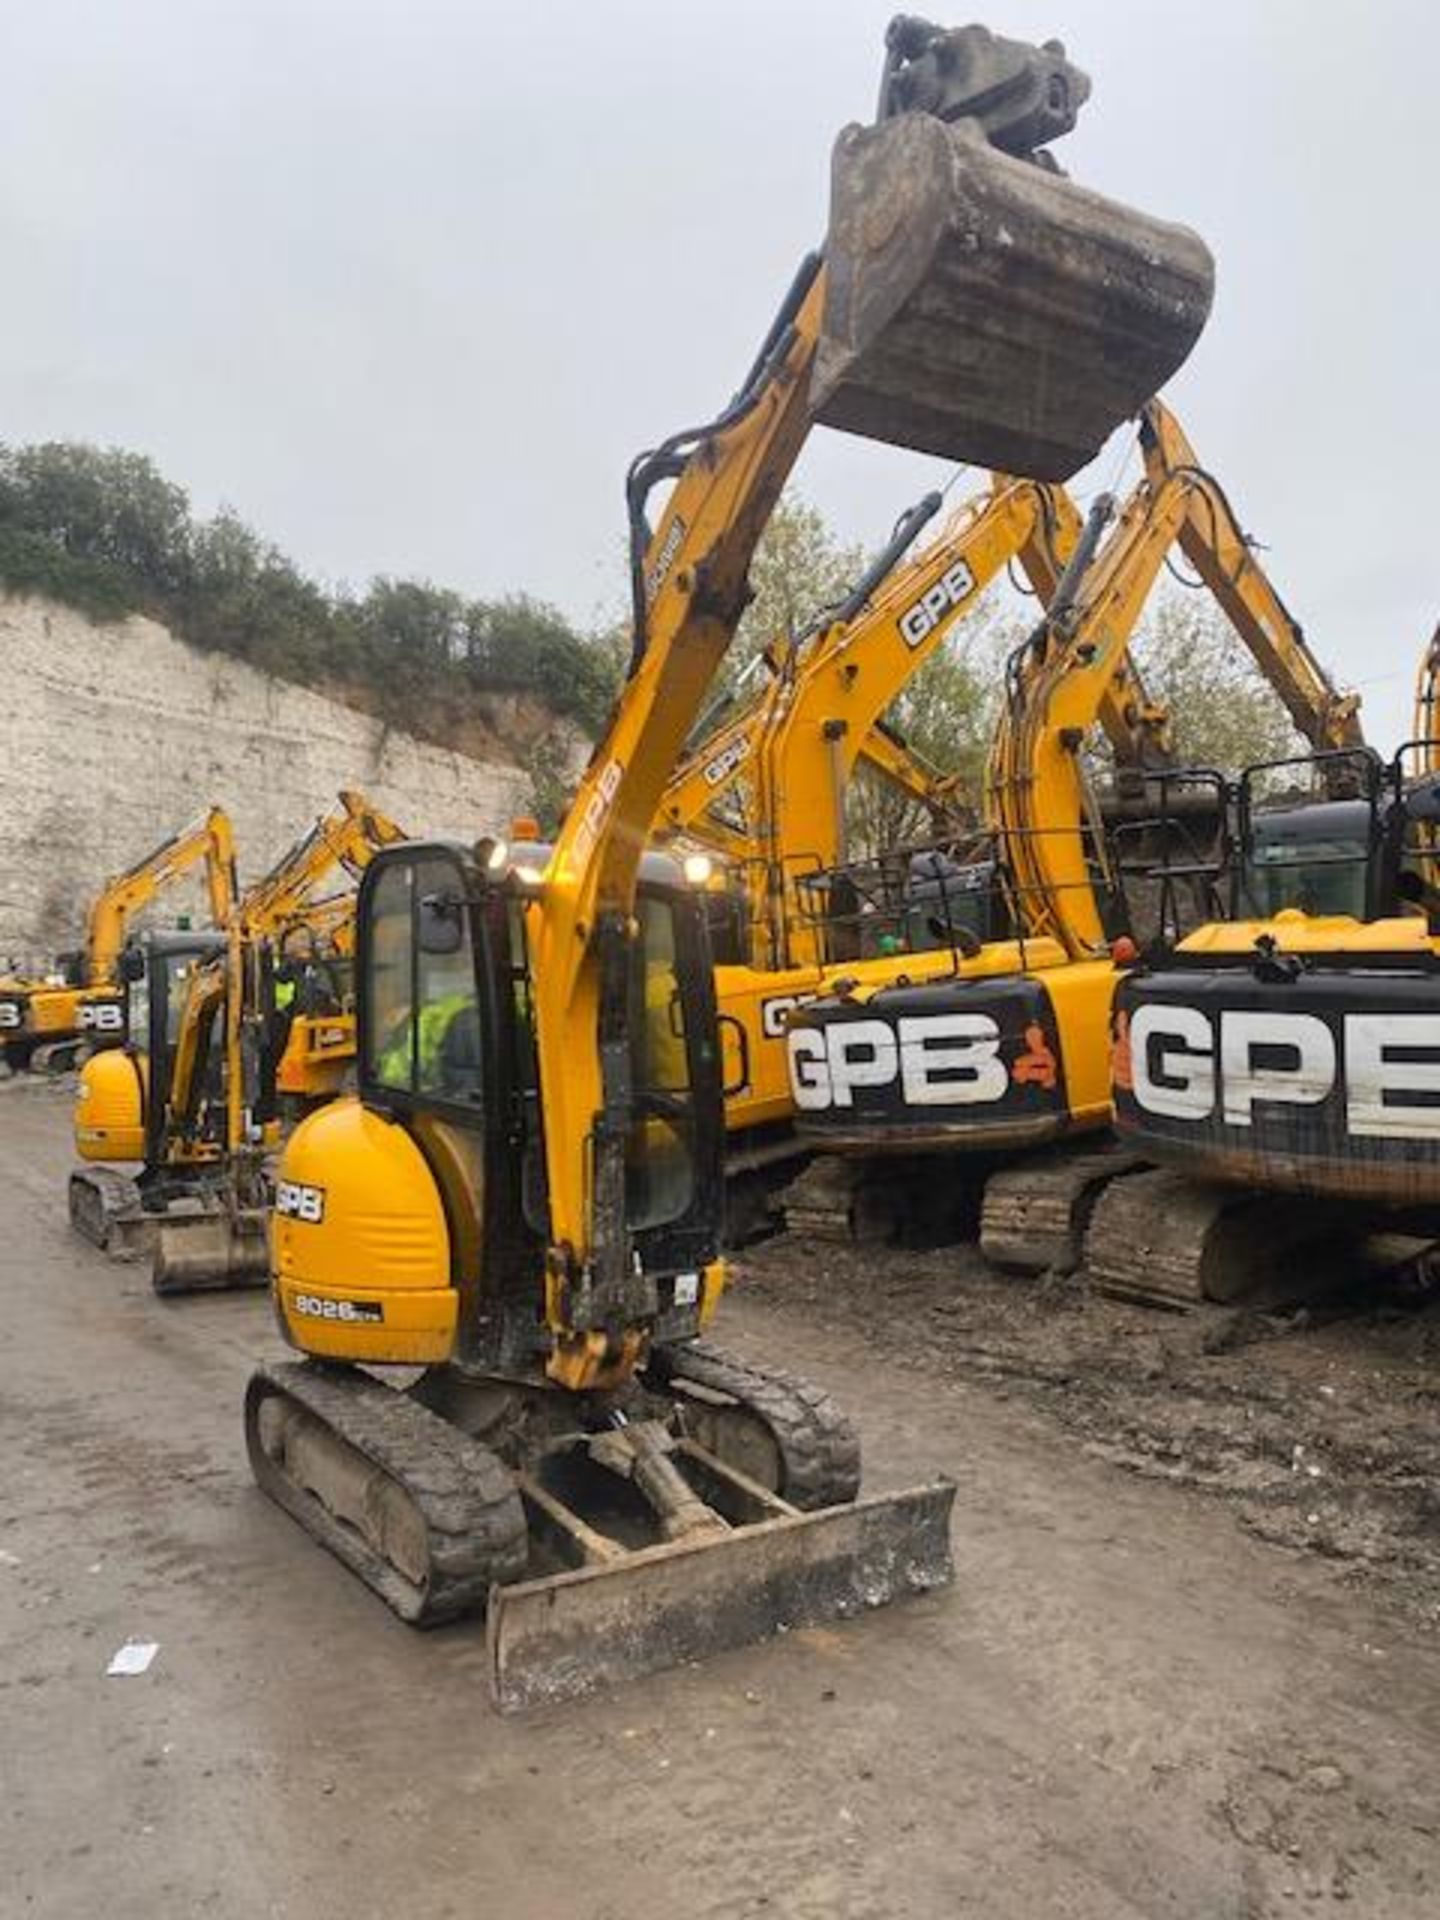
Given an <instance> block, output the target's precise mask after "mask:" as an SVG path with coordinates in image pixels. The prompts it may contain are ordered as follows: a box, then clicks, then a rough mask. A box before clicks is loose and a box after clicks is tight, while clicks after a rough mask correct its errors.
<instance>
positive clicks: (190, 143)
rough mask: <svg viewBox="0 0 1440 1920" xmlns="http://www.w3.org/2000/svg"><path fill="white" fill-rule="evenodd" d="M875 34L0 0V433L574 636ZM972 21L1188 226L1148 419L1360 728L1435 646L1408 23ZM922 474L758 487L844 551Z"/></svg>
mask: <svg viewBox="0 0 1440 1920" xmlns="http://www.w3.org/2000/svg"><path fill="white" fill-rule="evenodd" d="M891 10H892V9H891V8H890V7H888V6H885V5H879V4H869V3H868V0H726V4H724V5H719V6H717V5H713V4H711V5H704V4H699V5H693V6H676V5H674V4H673V3H672V4H662V0H547V3H546V4H542V5H536V6H531V7H513V6H500V5H498V4H495V3H494V0H490V3H489V4H486V0H245V3H244V4H243V5H237V4H226V5H219V4H215V3H214V0H45V4H44V5H43V6H31V7H22V6H21V5H20V4H18V0H5V4H4V5H3V10H0V48H3V52H4V57H5V68H6V74H7V85H6V89H5V95H6V99H5V111H4V114H3V116H0V257H3V259H4V262H5V269H6V270H5V274H4V297H3V322H0V338H3V340H4V350H3V352H0V439H6V440H9V441H12V442H13V441H24V440H35V439H43V438H62V437H63V438H72V437H73V438H84V439H90V440H96V441H101V442H107V443H113V444H117V445H121V446H125V447H130V448H135V449H139V450H141V451H143V452H146V453H149V454H151V455H152V456H153V457H154V458H155V459H156V460H157V461H158V462H159V464H160V465H161V467H162V468H163V469H164V470H165V471H166V473H167V474H169V475H170V476H171V477H172V478H173V479H176V480H178V481H180V482H181V483H183V484H184V485H185V486H187V487H188V488H189V489H190V491H191V494H192V496H193V498H194V500H195V503H196V505H197V507H198V508H200V509H201V510H204V511H208V510H210V509H212V508H213V507H214V506H216V505H217V504H219V503H220V502H222V501H224V502H228V503H229V504H231V505H233V506H234V507H235V508H236V509H237V510H238V511H239V512H240V513H241V514H242V515H243V516H244V517H245V518H246V519H247V520H249V521H250V522H251V523H252V524H253V525H254V526H256V527H257V528H259V529H260V530H261V531H263V532H265V533H266V534H268V535H269V536H270V537H271V538H273V539H275V540H276V541H277V542H278V543H279V544H280V545H281V546H283V547H284V548H285V549H287V550H288V551H289V552H290V553H291V554H292V555H293V556H294V557H295V558H296V559H297V560H298V561H299V562H300V563H301V564H302V565H304V566H305V567H307V568H309V569H310V570H312V571H314V572H317V573H320V574H322V575H324V576H326V577H327V578H330V579H332V580H340V579H347V580H351V581H363V580H364V579H366V578H367V577H368V576H369V575H370V574H372V573H375V572H392V573H404V574H419V575H428V576H429V577H431V578H433V579H435V580H437V581H440V582H443V583H444V584H447V585H453V586H457V587H461V588H463V589H466V590H468V591H471V592H475V593H481V594H498V593H502V592H505V591H507V590H511V589H525V590H527V591H529V592H531V593H534V594H537V595H540V596H542V597H544V598H547V599H550V600H553V601H555V602H556V603H557V604H558V605H560V606H561V607H562V608H564V609H565V610H566V612H568V613H569V614H570V615H571V616H572V617H574V618H575V619H577V620H582V621H583V620H588V619H590V618H592V617H594V616H595V615H596V614H597V613H599V612H601V611H613V610H614V609H615V608H616V607H617V606H618V605H619V602H620V598H621V593H622V581H621V571H620V563H619V553H620V548H621V539H622V514H621V490H620V489H621V477H622V473H623V470H624V466H625V463H626V462H627V460H628V459H629V457H630V456H631V454H632V453H634V452H635V451H636V450H637V449H638V448H639V447H641V446H642V445H650V444H652V443H653V442H654V441H655V440H656V439H657V438H658V437H659V436H660V435H661V434H663V433H664V432H666V431H667V430H669V429H671V428H673V427H675V426H679V425H682V424H689V423H691V422H692V421H693V420H695V419H696V418H698V417H704V416H708V415H709V414H711V413H713V412H714V411H715V410H716V409H717V408H718V406H719V405H720V404H722V403H723V401H724V400H725V399H726V398H727V396H728V395H729V393H730V391H731V390H732V388H733V386H734V384H735V382H736V380H737V379H738V378H739V376H740V374H741V372H742V371H743V369H744V366H745V364H746V363H747V362H748V359H749V357H750V353H751V350H752V349H753V346H754V345H755V343H756V340H757V338H758V336H759V334H760V332H761V331H762V330H763V328H764V326H765V324H766V322H767V320H768V318H769V316H770V313H771V310H772V308H773V306H774V304H775V302H776V301H777V299H778V298H779V295H780V293H781V292H782V291H783V289H784V286H785V284H786V283H787V281H788V279H789V276H790V273H791V271H792V269H793V266H794V264H795V262H796V260H797V259H798V257H799V255H800V254H801V252H802V251H803V250H804V249H805V248H806V247H807V246H808V245H810V244H812V243H813V242H814V241H815V240H816V239H817V238H818V237H819V234H820V232H821V229H822V227H823V224H824V217H825V190H826V179H827V167H828V152H829V147H830V142H831V139H832V137H833V135H834V133H835V131H836V130H837V129H838V128H839V127H840V125H842V124H843V123H844V122H845V121H846V120H848V119H852V118H864V117H866V116H868V114H869V113H870V111H871V109H872V106H873V101H874V94H875V82H876V74H877V69H878V60H879V53H880V45H881V35H882V32H883V29H884V25H885V22H886V20H887V18H888V17H889V13H890V11H891ZM970 17H976V16H973V15H969V14H966V13H957V14H956V15H955V16H954V18H953V20H951V21H948V22H947V23H948V24H962V23H963V21H964V20H965V19H967V18H970ZM978 17H981V18H984V19H985V21H986V22H987V24H989V25H991V26H993V27H995V28H996V29H997V30H1000V31H1002V32H1009V33H1016V34H1020V35H1024V36H1026V37H1030V38H1036V39H1039V38H1045V37H1047V36H1049V35H1052V34H1058V35H1059V36H1060V37H1062V38H1063V39H1064V40H1065V42H1066V45H1067V48H1068V50H1069V52H1070V55H1071V57H1072V58H1073V59H1074V60H1075V61H1076V62H1077V63H1078V64H1079V65H1080V66H1082V67H1084V68H1085V69H1086V70H1087V71H1088V72H1089V73H1090V74H1091V76H1092V79H1093V81H1094V93H1093V95H1092V98H1091V100H1090V103H1089V105H1088V107H1087V108H1086V110H1085V113H1084V115H1083V116H1082V119H1081V123H1080V126H1079V128H1078V130H1077V132H1076V133H1075V134H1074V135H1072V136H1071V137H1070V138H1069V139H1068V140H1067V141H1066V142H1064V144H1063V148H1062V151H1061V157H1062V159H1063V161H1064V164H1065V165H1066V167H1067V168H1068V170H1069V171H1070V172H1072V173H1073V174H1074V175H1075V177H1076V178H1077V179H1079V180H1081V181H1083V182H1085V183H1087V184H1089V185H1093V186H1096V187H1098V188H1101V189H1103V190H1104V191H1107V192H1109V193H1112V194H1114V195H1116V196H1118V197H1120V198H1123V199H1128V200H1131V201H1133V202H1135V203H1136V204H1138V205H1140V206H1143V207H1145V208H1146V209H1148V210H1150V211H1152V212H1154V213H1157V214H1160V215H1164V216H1167V217H1171V218H1176V219H1183V220H1187V221H1189V222H1190V223H1191V224H1192V225H1194V226H1195V227H1197V228H1198V229H1199V230H1200V232H1201V233H1203V234H1204V236H1205V237H1206V239H1207V240H1208V241H1209V243H1210V246H1211V248H1212V249H1213V251H1214V253H1215V255H1216V258H1217V262H1218V293H1217V299H1216V308H1215V314H1214V318H1213V320H1212V322H1211V324H1210V327H1209V329H1208V331H1207V332H1206V334H1205V335H1204V336H1203V337H1202V339H1201V341H1200V344H1199V346H1198V347H1197V349H1196V352H1195V354H1194V356H1193V358H1192V360H1191V362H1190V364H1189V366H1188V367H1187V368H1186V369H1185V370H1184V371H1183V372H1182V374H1181V375H1180V376H1179V378H1178V379H1177V380H1176V382H1175V383H1174V385H1173V387H1172V389H1171V396H1170V397H1171V398H1172V399H1173V401H1174V403H1175V405H1176V408H1177V410H1178V412H1179V413H1180V416H1181V419H1182V421H1183V422H1184V424H1185V426H1186V428H1187V430H1188V432H1189V434H1190V436H1191V438H1192V440H1193V441H1194V443H1195V445H1196V448H1197V450H1198V452H1199V454H1200V456H1201V458H1202V459H1203V460H1204V461H1205V462H1206V464H1207V465H1209V466H1211V467H1212V468H1214V469H1215V470H1216V472H1217V473H1218V474H1219V475H1220V476H1221V478H1222V479H1223V481H1224V482H1225V484H1226V486H1227V488H1228V490H1229V491H1230V493H1231V495H1232V497H1233V499H1234V501H1235V503H1236V505H1237V508H1238V510H1239V512H1240V514H1241V516H1242V518H1243V519H1244V521H1245V522H1246V524H1247V526H1248V527H1249V529H1250V530H1251V531H1252V532H1253V533H1255V534H1256V535H1258V536H1259V537H1260V538H1262V539H1263V540H1264V541H1265V542H1266V543H1267V544H1268V546H1269V548H1270V552H1269V554H1268V564H1269V566H1270V568H1271V571H1272V574H1273V575H1274V577H1275V579H1276V582H1277V584H1278V585H1279V586H1280V589H1281V591H1282V592H1283V593H1285V594H1286V596H1287V598H1288V599H1289V600H1290V602H1291V604H1292V606H1293V607H1294V608H1295V610H1296V611H1297V612H1298V613H1299V614H1300V615H1301V617H1302V618H1303V619H1304V621H1305V624H1306V626H1307V629H1308V631H1309V633H1310V636H1311V638H1312V640H1313V641H1314V643H1315V644H1316V646H1317V648H1318V650H1319V651H1320V653H1321V655H1322V657H1323V658H1325V659H1326V660H1327V661H1328V662H1329V663H1330V664H1331V665H1332V667H1333V668H1334V670H1335V671H1336V672H1337V674H1338V675H1339V676H1340V677H1342V678H1344V679H1346V680H1348V681H1349V682H1351V683H1352V684H1358V685H1359V686H1360V688H1361V690H1362V692H1363V694H1364V697H1365V703H1366V716H1367V720H1368V723H1369V726H1370V730H1371V734H1372V737H1374V738H1376V739H1377V740H1379V741H1380V742H1381V743H1382V744H1389V743H1393V742H1394V741H1395V740H1396V739H1398V738H1399V737H1400V735H1401V734H1402V733H1403V732H1405V731H1407V730H1408V705H1409V692H1410V680H1411V675H1412V672H1413V666H1414V662H1415V659H1416V657H1417V654H1418V651H1419V648H1420V645H1421V642H1422V639H1423V638H1424V637H1425V635H1426V634H1427V633H1428V631H1429V629H1430V627H1431V626H1432V625H1433V624H1434V621H1435V619H1436V618H1437V616H1440V581H1437V578H1436V572H1437V569H1436V566H1435V559H1434V556H1435V545H1436V542H1435V532H1434V525H1433V521H1432V517H1431V507H1432V502H1431V500H1430V487H1429V480H1428V477H1427V475H1428V468H1427V464H1426V463H1427V460H1428V459H1429V457H1430V454H1431V451H1432V448H1433V446H1434V443H1435V436H1436V428H1437V426H1440V404H1437V373H1436V344H1435V343H1436V333H1437V328H1440V248H1437V244H1436V235H1435V219H1434V198H1433V187H1434V182H1435V176H1436V159H1435V140H1436V111H1435V106H1434V99H1435V75H1436V73H1437V72H1440V6H1437V5H1435V4H1434V0H1355V3H1353V4H1340V3H1339V0H1308V4H1307V3H1306V0H1211V4H1209V5H1207V6H1205V7H1178V6H1166V5H1161V4H1156V0H1088V3H1087V0H1048V4H1045V3H1044V0H1036V3H1034V4H1032V3H1031V0H1023V3H1022V0H991V4H989V5H987V6H986V7H985V8H984V10H983V12H981V13H980V14H979V16H978ZM936 471H937V469H935V468H934V467H933V465H932V463H928V462H925V461H923V460H919V459H916V458H914V457H911V456H906V455H900V454H897V453H894V452H891V451H887V450H883V449H879V448H876V447H874V446H873V445H869V444H867V443H864V442H860V441H851V440H845V439H843V438H841V437H840V436H838V435H834V434H828V433H820V434H817V435H816V436H814V437H813V438H812V441H811V443H810V446H809V448H808V449H807V452H806V454H805V456H804V460H803V462H802V465H801V468H800V471H799V474H798V476H797V479H798V484H799V485H800V487H801V488H802V489H803V490H804V491H805V492H806V493H807V494H808V495H809V496H810V497H811V498H812V499H814V500H815V501H816V502H817V503H818V504H819V505H820V506H821V507H822V508H823V509H824V511H825V512H826V513H827V515H828V516H829V517H830V518H831V519H832V521H833V522H834V523H835V525H836V527H837V530H838V531H839V532H840V533H841V534H843V535H844V536H846V537H847V538H854V539H859V540H863V541H865V542H867V543H870V544H874V543H875V542H877V541H878V539H879V538H880V536H881V535H882V534H883V532H884V531H885V530H887V529H888V527H889V525H890V523H891V522H892V520H893V519H894V517H895V514H896V512H897V511H898V510H899V508H900V507H901V506H902V505H904V504H905V503H906V502H907V501H908V500H910V499H911V498H913V497H914V496H915V495H917V494H918V493H919V492H921V491H923V490H924V488H925V487H926V486H928V485H929V484H931V483H932V476H933V474H934V473H935V472H936ZM962 484H963V483H962ZM1086 484H1087V483H1086V482H1085V481H1084V480H1082V482H1081V483H1080V486H1081V488H1082V490H1083V489H1084V487H1085V485H1086Z"/></svg>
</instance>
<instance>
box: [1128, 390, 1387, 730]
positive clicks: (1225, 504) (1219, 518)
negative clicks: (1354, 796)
mask: <svg viewBox="0 0 1440 1920" xmlns="http://www.w3.org/2000/svg"><path fill="white" fill-rule="evenodd" d="M1140 444H1141V448H1142V450H1143V452H1144V456H1145V470H1146V473H1147V474H1148V475H1149V477H1150V481H1151V484H1152V486H1153V487H1155V489H1156V490H1157V492H1158V491H1159V490H1160V489H1161V488H1162V487H1163V486H1164V484H1165V482H1166V480H1167V479H1168V478H1170V477H1171V476H1172V475H1176V476H1178V475H1188V476H1189V477H1190V479H1191V480H1192V481H1193V483H1194V489H1193V492H1192V495H1191V500H1190V510H1189V511H1188V513H1187V514H1186V516H1185V519H1184V521H1183V522H1182V523H1181V526H1180V531H1179V535H1178V539H1179V545H1180V551H1181V552H1182V553H1183V554H1184V555H1185V558H1186V559H1187V560H1188V561H1189V562H1190V564H1191V566H1192V567H1194V569H1195V571H1196V572H1197V573H1198V574H1199V576H1200V578H1201V579H1202V580H1203V581H1204V583H1205V585H1206V586H1207V587H1208V588H1209V589H1210V592H1211V593H1212V594H1213V595H1214V596H1215V599H1216V600H1217V602H1218V603H1219V605H1220V608H1221V610H1222V611H1223V612H1224V613H1225V615H1226V617H1227V618H1228V619H1229V621H1230V624H1231V626H1232V627H1233V628H1234V629H1235V632H1236V633H1237V634H1238V635H1239V637H1240V639H1241V640H1242V641H1243V642H1244V644H1245V646H1246V647H1247V648H1248V649H1249V652H1250V654H1251V656H1252V657H1253V659H1254V661H1255V664H1256V666H1257V667H1258V668H1259V669H1260V672H1261V673H1262V674H1263V675H1264V677H1265V679H1266V681H1267V683H1268V684H1269V685H1270V686H1271V687H1272V688H1273V689H1274V691H1275V693H1276V695H1277V697H1278V698H1279V700H1280V701H1281V703H1282V705H1283V706H1284V708H1285V710H1286V712H1287V713H1288V714H1289V715H1290V718H1291V720H1292V721H1293V722H1294V725H1295V728H1296V731H1297V732H1299V733H1301V734H1303V735H1304V737H1305V739H1306V740H1308V741H1309V743H1310V745H1311V746H1312V747H1313V748H1314V749H1315V751H1316V752H1317V753H1326V752H1348V751H1350V750H1352V749H1354V748H1358V747H1363V746H1364V744H1365V735H1364V731H1363V729H1362V727H1361V725H1360V697H1359V695H1358V694H1355V693H1341V692H1339V691H1338V690H1337V689H1336V687H1335V686H1334V685H1333V684H1332V682H1331V680H1330V678H1329V676H1328V675H1327V673H1326V672H1325V669H1324V667H1322V666H1321V664H1320V662H1319V661H1318V660H1317V659H1316V658H1315V656H1314V654H1313V653H1312V652H1311V651H1310V647H1309V645H1308V643H1307V641H1306V639H1305V633H1304V629H1303V628H1302V627H1301V625H1300V623H1299V621H1298V620H1297V619H1296V618H1295V616H1294V615H1293V614H1292V613H1291V612H1290V609H1289V608H1288V607H1287V606H1286V605H1285V602H1284V601H1283V600H1282V599H1281V598H1280V595H1279V594H1278V593H1277V591H1276V590H1275V586H1274V584H1273V582H1272V581H1271V580H1270V578H1269V577H1268V575H1267V574H1266V573H1265V570H1264V568H1263V567H1262V566H1261V565H1260V563H1259V561H1258V560H1257V559H1256V558H1255V546H1254V542H1253V541H1252V540H1251V539H1250V538H1249V537H1248V536H1247V535H1246V533H1245V531H1244V529H1243V528H1242V527H1241V525H1240V522H1239V520H1238V519H1237V517H1236V515H1235V511H1234V509H1233V508H1232V506H1231V505H1230V502H1229V500H1228V499H1227V497H1226V494H1225V490H1224V488H1223V487H1222V486H1221V485H1220V482H1219V481H1218V480H1217V479H1216V478H1215V476H1214V475H1213V474H1212V473H1208V472H1206V470H1205V469H1204V468H1203V467H1201V466H1200V464H1199V463H1198V461H1197V460H1196V458H1195V454H1194V451H1193V449H1192V448H1191V446H1190V443H1189V441H1188V440H1187V439H1186V438H1185V435H1184V434H1183V433H1182V431H1181V429H1180V425H1179V422H1178V421H1177V420H1176V418H1175V416H1174V414H1172V413H1171V412H1170V410H1169V408H1168V407H1165V406H1164V405H1162V404H1161V402H1160V401H1158V400H1155V401H1152V402H1151V404H1150V405H1149V406H1148V407H1147V408H1146V409H1145V413H1144V415H1143V417H1142V419H1141V425H1140Z"/></svg>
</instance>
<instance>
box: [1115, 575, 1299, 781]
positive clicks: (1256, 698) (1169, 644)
mask: <svg viewBox="0 0 1440 1920" xmlns="http://www.w3.org/2000/svg"><path fill="white" fill-rule="evenodd" d="M1135 655H1136V659H1137V661H1138V663H1139V665H1140V669H1141V672H1142V673H1143V675H1144V677H1145V683H1146V686H1147V687H1148V688H1149V690H1150V692H1151V694H1152V695H1153V696H1154V697H1155V698H1156V699H1157V700H1160V701H1163V702H1164V704H1165V705H1166V706H1167V707H1168V708H1169V709H1170V720H1171V726H1172V728H1173V731H1174V736H1175V749H1176V755H1177V757H1178V759H1179V760H1180V761H1181V763H1182V764H1184V765H1187V766H1197V767H1219V768H1220V769H1221V770H1222V771H1224V772H1227V773H1235V772H1237V771H1238V770H1239V769H1240V768H1241V767H1246V766H1252V765H1254V764H1255V763H1256V762H1257V761H1262V760H1279V759H1283V758H1285V757H1286V756H1287V755H1289V754H1295V753H1303V752H1304V751H1305V746H1304V742H1303V741H1302V740H1301V739H1300V738H1299V736H1298V735H1297V734H1296V732H1295V729H1294V727H1293V726H1292V725H1291V723H1290V717H1289V715H1288V714H1287V713H1286V711H1285V709H1284V707H1283V706H1282V705H1281V704H1280V700H1279V698H1278V696H1277V695H1276V694H1275V692H1274V691H1273V690H1272V689H1271V688H1270V687H1269V686H1268V685H1267V684H1266V681H1265V679H1264V677H1263V675H1262V674H1261V673H1260V671H1259V669H1258V668H1257V667H1256V665H1255V663H1254V661H1253V660H1252V659H1251V657H1250V654H1249V652H1248V651H1247V649H1246V648H1245V646H1244V644H1243V642H1242V641H1241V640H1240V639H1239V638H1238V637H1237V635H1236V633H1235V630H1234V628H1233V627H1232V626H1231V625H1230V623H1229V621H1228V620H1227V619H1226V618H1225V615H1224V614H1223V613H1222V612H1221V610H1220V608H1219V607H1218V606H1217V605H1216V604H1215V602H1214V601H1213V600H1212V599H1211V598H1210V596H1209V594H1207V593H1201V592H1199V591H1189V592H1187V591H1185V590H1183V589H1178V588H1171V589H1169V590H1168V591H1167V592H1165V593H1164V594H1163V595H1162V596H1161V598H1160V599H1159V600H1158V601H1157V602H1156V604H1155V606H1154V608H1153V610H1152V611H1151V612H1150V613H1149V614H1148V615H1147V617H1146V619H1145V621H1144V622H1143V624H1142V626H1141V628H1140V631H1139V633H1138V635H1137V636H1136V641H1135Z"/></svg>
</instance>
